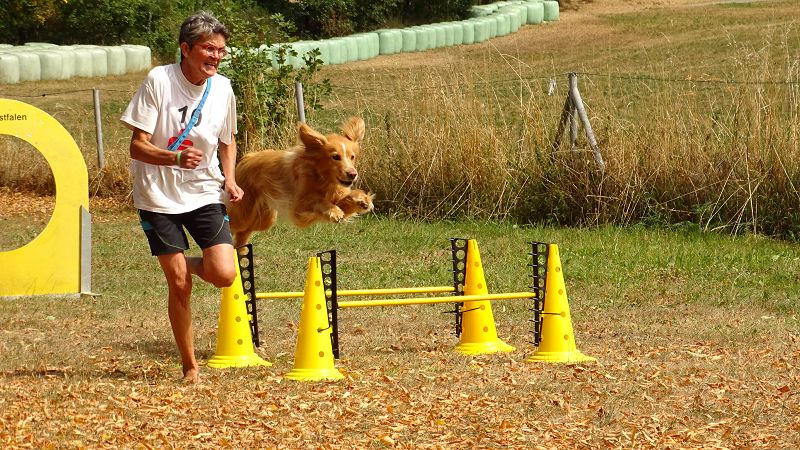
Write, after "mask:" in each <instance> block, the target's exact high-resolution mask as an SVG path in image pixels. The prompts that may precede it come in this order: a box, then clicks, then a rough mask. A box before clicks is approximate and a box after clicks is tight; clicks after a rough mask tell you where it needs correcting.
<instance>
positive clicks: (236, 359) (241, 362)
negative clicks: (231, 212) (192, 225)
mask: <svg viewBox="0 0 800 450" xmlns="http://www.w3.org/2000/svg"><path fill="white" fill-rule="evenodd" d="M234 260H235V261H236V279H234V280H233V284H232V285H230V286H229V287H226V288H222V300H221V301H220V305H219V322H218V326H217V350H216V353H214V356H212V357H211V359H209V360H208V367H213V368H215V369H224V368H227V367H247V366H271V365H272V364H271V363H269V362H268V361H265V360H263V359H261V357H260V356H258V355H257V354H256V353H255V350H254V348H253V336H252V334H251V333H250V315H249V314H248V313H247V304H246V303H245V301H247V296H245V294H244V289H242V275H241V272H240V271H239V262H238V261H239V258H238V255H237V254H236V250H234Z"/></svg>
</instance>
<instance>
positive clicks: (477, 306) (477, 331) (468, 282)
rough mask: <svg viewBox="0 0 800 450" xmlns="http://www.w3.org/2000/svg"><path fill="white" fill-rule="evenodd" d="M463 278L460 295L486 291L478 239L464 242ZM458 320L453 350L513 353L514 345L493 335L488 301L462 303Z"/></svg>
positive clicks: (477, 293)
mask: <svg viewBox="0 0 800 450" xmlns="http://www.w3.org/2000/svg"><path fill="white" fill-rule="evenodd" d="M466 269H467V270H466V272H467V273H466V275H465V277H464V295H480V294H488V293H489V289H488V288H487V287H486V280H485V279H484V277H483V266H482V265H481V255H480V253H479V252H478V242H477V241H475V240H474V239H470V240H469V241H467V267H466ZM461 311H463V313H462V314H463V315H462V321H461V340H460V341H459V343H458V345H457V346H456V351H458V352H459V353H463V354H465V355H482V354H486V353H495V352H513V351H514V347H512V346H510V345H508V344H506V343H505V342H503V341H502V340H500V339H499V338H498V337H497V329H496V328H495V326H494V315H492V303H491V302H489V301H473V302H464V303H463V304H462V306H461Z"/></svg>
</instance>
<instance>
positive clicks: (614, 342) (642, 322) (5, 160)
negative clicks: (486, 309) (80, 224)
mask: <svg viewBox="0 0 800 450" xmlns="http://www.w3.org/2000/svg"><path fill="white" fill-rule="evenodd" d="M613 6H614V5H611V6H609V10H608V11H606V10H603V11H601V14H597V11H598V10H599V9H598V8H596V9H589V11H590V12H589V13H584V12H583V11H584V10H582V9H579V10H578V11H575V12H572V11H570V12H566V11H565V12H564V13H563V14H562V20H561V21H560V22H558V23H556V24H550V25H546V26H541V27H528V28H525V29H523V30H521V31H520V32H519V33H517V34H516V35H513V36H509V37H507V38H503V39H498V40H494V41H492V42H489V43H486V44H482V45H477V46H471V47H458V48H455V49H448V50H440V51H434V52H428V53H425V54H414V55H398V56H394V57H391V58H378V59H376V60H374V61H370V62H364V63H358V64H352V65H347V66H343V67H332V68H328V69H326V70H327V73H326V75H328V76H330V77H331V78H332V81H333V82H334V84H335V85H336V86H337V89H336V90H335V93H336V95H335V96H334V98H332V99H331V100H330V102H329V104H328V105H326V106H327V110H326V112H325V113H323V114H320V115H318V116H316V117H313V118H312V120H313V122H314V123H319V124H320V128H323V129H327V128H329V127H330V128H332V127H333V126H334V125H335V124H336V123H338V122H339V121H341V119H342V118H343V117H345V116H347V115H350V114H362V115H364V116H366V117H367V118H368V123H369V124H370V128H369V131H368V137H367V139H368V142H367V144H368V145H367V146H366V148H367V151H366V152H365V159H364V162H365V165H364V166H363V170H362V173H363V175H364V178H365V180H366V183H367V184H368V185H369V186H370V187H372V188H374V189H376V190H378V191H380V192H381V194H380V197H381V198H382V200H383V202H382V203H379V204H378V209H379V212H380V213H381V215H380V216H368V217H364V218H361V219H359V220H357V221H355V222H353V223H351V224H345V225H342V226H315V227H312V228H310V229H307V230H297V229H294V228H290V227H287V226H285V225H281V226H278V227H276V228H274V229H273V230H271V231H270V232H269V233H262V234H260V235H257V236H256V238H255V241H254V243H255V255H256V263H255V268H256V277H257V280H256V284H257V288H258V290H259V291H262V290H263V291H273V290H281V291H285V290H290V291H294V290H300V289H302V285H303V282H304V276H305V267H306V262H307V258H308V257H309V256H311V255H313V254H315V253H316V252H318V251H321V250H327V249H330V248H335V249H336V250H337V252H338V260H339V284H340V287H341V288H347V289H351V288H352V289H355V288H365V287H401V286H409V285H416V286H424V285H442V284H444V285H446V284H448V283H449V280H450V279H451V274H450V272H449V270H450V266H449V264H450V263H449V243H448V242H447V238H449V237H472V238H476V239H477V240H478V242H479V245H480V251H481V258H482V262H483V264H484V267H485V275H486V281H487V284H488V287H489V291H490V292H504V291H518V290H524V289H525V287H526V286H527V284H528V282H529V278H528V270H529V269H528V268H527V267H526V263H527V260H526V256H525V253H526V252H527V251H528V245H527V242H528V241H530V240H538V241H544V242H555V243H557V244H558V245H559V249H560V252H561V262H562V265H563V267H564V276H565V282H566V287H567V293H568V298H569V305H570V309H571V315H572V325H573V327H574V331H575V336H576V340H577V345H578V348H579V349H580V350H581V351H582V352H584V353H585V354H587V355H590V356H594V357H596V358H597V359H598V363H597V364H582V365H576V366H562V365H549V364H533V363H527V362H526V359H527V358H528V357H529V356H530V355H531V354H532V352H533V350H534V349H533V348H532V346H531V344H530V340H531V334H530V330H531V325H530V323H529V319H530V318H531V312H530V311H529V310H528V306H527V305H526V304H525V303H524V302H520V301H514V302H504V303H501V302H497V303H495V304H494V305H493V309H494V320H495V323H496V325H497V330H498V334H499V336H500V337H501V338H502V339H503V340H505V341H506V342H507V343H509V344H511V345H513V346H515V347H516V348H517V351H516V352H513V353H508V354H499V355H484V356H474V357H465V356H462V355H459V354H457V353H455V352H454V351H453V346H454V345H455V344H456V343H457V342H458V341H457V339H456V338H455V337H454V336H453V334H452V328H453V324H452V316H451V315H448V314H444V313H443V312H444V311H445V310H446V309H448V308H447V307H446V306H410V307H403V308H377V309H354V310H345V311H343V312H342V313H341V317H340V320H341V323H340V330H341V337H340V338H341V345H342V358H341V360H339V361H338V362H337V363H336V365H337V367H338V368H339V369H340V370H341V372H342V373H343V374H344V375H345V379H344V380H342V381H340V382H336V383H294V382H289V381H287V380H285V379H284V378H283V375H284V374H285V373H286V372H288V371H289V370H290V369H291V368H292V366H293V362H294V349H295V340H296V335H297V330H298V325H299V323H298V321H299V317H300V314H299V311H300V305H299V303H300V302H299V301H298V300H281V301H278V300H275V301H261V302H260V303H259V318H260V329H261V340H262V342H263V345H262V347H261V348H259V349H258V350H257V353H258V354H259V355H261V356H263V357H264V358H266V359H268V360H269V361H271V362H272V363H273V366H272V367H271V368H243V369H231V370H212V369H209V368H207V367H203V372H202V375H203V381H202V383H200V384H198V385H194V386H184V385H181V384H180V383H179V382H178V378H179V373H180V366H179V362H178V359H177V352H176V351H175V349H174V342H173V339H172V335H171V331H170V328H169V323H168V319H167V316H166V307H165V303H166V299H165V297H166V292H165V287H164V282H163V280H162V275H161V274H160V271H159V269H158V267H157V263H156V262H155V261H154V260H153V258H152V257H150V256H149V255H148V254H147V250H146V243H145V239H144V236H143V234H142V233H141V231H140V229H139V226H138V224H137V221H136V216H135V214H134V213H133V212H132V211H131V210H130V208H129V207H128V206H127V204H128V201H129V199H127V197H126V193H127V191H126V189H127V187H126V186H127V168H126V164H127V163H126V161H127V140H128V138H129V136H128V135H127V131H126V130H125V129H124V128H123V127H121V126H120V125H119V124H118V122H117V121H118V116H119V113H120V112H121V110H122V108H123V107H124V105H125V104H126V103H127V101H128V99H129V98H130V96H131V95H132V93H133V90H134V89H135V88H136V86H138V83H139V82H140V79H141V76H140V75H130V76H124V77H116V78H108V79H99V80H78V81H68V82H58V83H55V82H54V83H42V84H31V83H26V84H22V85H15V86H0V96H29V97H22V99H23V100H25V101H28V102H30V103H32V104H34V105H36V106H39V107H41V108H43V109H45V110H46V111H48V112H50V113H51V114H53V115H55V116H56V117H57V118H58V119H59V120H60V121H61V122H62V123H64V125H65V127H66V128H67V129H68V130H69V131H70V133H71V134H72V135H73V137H74V138H75V139H76V141H78V143H79V146H80V148H81V149H82V151H83V152H84V154H85V156H86V159H87V162H88V166H89V171H90V180H91V182H90V190H91V192H92V193H97V194H102V195H100V196H95V197H93V198H92V200H91V201H92V207H91V211H92V214H93V223H94V225H93V258H94V261H93V269H94V272H93V274H94V276H93V285H92V286H93V290H94V291H95V292H97V293H98V294H100V295H98V296H93V297H84V298H81V299H79V300H58V299H47V298H33V299H19V300H14V301H0V336H2V338H0V355H3V358H2V359H0V443H1V444H2V445H3V446H4V447H8V448H28V447H33V448H62V447H63V448H73V447H75V448H120V447H121V448H156V447H157V448H170V447H201V448H212V447H213V448H219V447H234V448H245V447H247V448H249V447H258V448H299V447H304V448H305V447H312V446H313V447H319V448H386V447H399V448H451V447H457V446H458V447H469V448H500V447H502V448H536V447H543V448H553V447H555V448H608V447H614V448H620V447H624V448H630V447H637V448H713V447H726V448H796V447H798V446H799V445H800V441H799V440H798V437H797V436H798V435H800V433H799V432H800V419H798V416H797V414H796V411H798V409H800V405H799V404H798V398H799V397H798V396H797V395H796V394H797V390H798V386H800V367H798V363H797V361H798V355H800V342H799V341H798V339H799V338H800V326H799V325H800V324H799V323H798V318H797V314H798V309H797V302H796V300H797V298H798V297H799V296H800V278H798V276H797V274H798V273H800V267H799V266H800V252H798V249H797V248H796V245H794V244H793V243H791V242H788V241H781V240H775V239H771V238H768V237H764V236H763V235H761V234H758V233H752V231H753V230H755V231H760V230H762V228H761V226H760V224H761V223H762V222H761V217H762V214H764V209H762V208H764V207H765V205H764V204H765V203H766V204H767V205H766V206H768V205H769V203H770V202H776V200H775V199H778V198H780V199H782V200H781V201H782V202H783V203H780V204H779V205H778V206H780V208H779V210H780V211H781V214H784V215H786V217H789V218H791V217H792V215H793V214H795V212H794V211H795V209H796V206H797V205H795V200H794V198H795V196H794V195H795V194H794V192H795V191H794V190H793V189H794V188H793V186H792V185H791V183H792V180H793V179H796V177H795V175H794V174H795V167H794V165H793V164H794V161H795V160H796V159H797V158H796V157H795V152H796V150H797V148H796V138H795V137H794V136H795V134H796V124H797V121H796V120H794V122H792V120H793V119H792V118H793V117H795V116H796V102H795V101H794V100H792V99H796V98H797V97H796V95H795V94H796V90H797V89H796V87H797V86H796V85H789V86H788V87H785V86H782V85H778V86H771V85H761V84H757V83H754V84H752V85H751V84H748V83H747V82H749V81H755V80H759V79H765V78H769V79H773V80H775V79H777V80H786V81H792V80H796V73H795V72H794V70H795V69H793V67H794V66H792V62H791V61H793V59H792V58H794V56H793V55H795V53H796V49H797V48H798V40H797V27H796V24H794V23H791V22H790V23H787V22H786V18H787V17H792V15H791V14H792V13H793V12H796V6H794V4H793V3H792V2H786V1H775V2H759V3H753V4H752V5H751V6H749V7H737V8H733V7H726V6H720V5H704V6H695V7H677V6H670V5H669V4H668V5H666V6H664V5H661V6H660V7H658V8H649V9H643V10H639V11H636V12H624V11H622V12H617V11H616V10H615V9H614V8H613ZM591 11H594V12H591ZM671 21H674V23H675V24H676V25H678V27H677V30H678V31H676V32H674V33H673V32H671V31H669V29H665V27H667V26H668V24H669V23H671ZM576 29H579V30H581V32H580V33H573V32H572V31H573V30H576ZM659 29H660V30H662V31H663V33H656V32H652V31H651V30H659ZM565 36H569V37H570V38H569V39H567V38H565ZM467 69H469V71H468V70H467ZM571 70H577V71H581V72H583V74H582V75H581V78H580V80H581V81H580V83H581V85H580V86H581V92H582V94H583V97H584V100H585V101H586V102H587V106H588V108H589V110H590V114H591V120H592V124H593V126H594V127H595V129H596V131H598V135H599V136H600V138H601V148H603V151H604V156H606V159H607V162H610V167H611V168H612V169H611V170H612V171H613V173H612V174H610V175H609V176H607V177H606V178H597V175H596V174H593V171H592V167H591V160H589V161H588V162H586V161H584V158H583V157H582V156H581V154H571V153H569V152H563V153H559V154H558V155H557V161H556V163H552V164H551V163H549V162H548V163H547V164H543V165H542V166H533V165H531V161H538V162H541V161H544V160H545V159H546V158H547V157H548V155H549V153H548V152H547V148H548V147H547V146H548V145H549V140H550V139H551V138H552V136H551V134H552V132H553V130H554V129H555V121H556V120H557V117H558V113H559V112H560V108H561V105H562V104H563V95H562V94H563V88H564V86H563V83H564V82H563V81H562V78H561V75H563V73H564V72H567V71H571ZM595 72H597V73H599V74H598V75H595V74H594V73H595ZM632 74H649V75H655V77H654V78H658V79H651V78H646V79H638V78H635V77H632V76H631V75H632ZM551 77H555V78H556V79H557V81H558V83H559V87H558V89H559V91H558V93H557V95H554V96H552V97H548V96H546V95H545V92H546V89H547V84H548V82H549V79H550V78H551ZM773 77H775V78H773ZM709 78H719V79H720V80H723V79H727V78H735V79H738V80H741V81H744V82H746V83H744V84H743V85H741V86H740V85H728V84H713V83H711V84H706V83H703V82H697V81H695V80H698V79H709ZM563 79H564V80H565V77H564V78H563ZM498 80H506V81H502V82H498ZM664 80H667V81H664ZM91 85H94V86H97V87H100V88H101V89H103V94H102V97H103V100H104V103H103V104H104V106H103V108H104V116H103V124H104V130H105V133H106V134H105V135H104V141H105V143H106V149H107V161H108V162H109V168H108V169H106V170H104V171H99V170H97V167H96V165H95V163H94V161H95V159H94V134H93V130H92V129H91V128H90V127H89V124H90V123H91V120H88V119H87V118H89V117H91V92H89V91H86V89H87V88H89V87H91ZM686 86H688V87H687V88H684V87H686ZM403 89H405V90H403ZM70 90H80V92H76V93H66V91H70ZM41 92H47V93H53V92H65V93H63V94H58V95H47V96H45V97H41V96H40V95H38V94H39V93H41ZM15 98H18V97H15ZM645 106H647V108H645ZM778 112H780V114H778ZM776 136H780V137H779V138H778V137H776ZM409 137H413V138H414V139H411V138H409ZM465 137H466V138H465ZM4 151H6V152H8V151H9V150H8V149H7V148H6V150H4ZM22 151H23V157H24V159H20V158H19V157H18V156H19V154H15V153H12V154H11V156H8V155H9V154H8V153H5V155H6V156H8V157H6V156H4V157H2V158H0V164H4V165H2V166H0V173H4V174H5V173H7V172H8V171H11V170H12V169H13V170H17V169H25V170H28V169H30V168H29V167H27V166H28V164H27V163H28V162H29V161H31V159H32V158H28V156H30V154H31V153H35V152H33V150H32V149H27V150H26V149H22ZM25 151H27V152H28V153H27V154H26V153H24V152H25ZM2 154H3V153H2V151H0V155H2ZM378 156H381V157H378ZM781 163H782V164H783V166H781ZM460 171H467V173H466V174H464V173H461V172H460ZM712 174H717V175H716V176H712ZM522 175H525V176H522ZM776 180H783V181H781V182H780V183H785V186H783V187H781V185H780V183H779V182H777V181H776ZM770 183H775V184H773V185H771V186H772V187H771V190H769V189H767V190H764V189H763V188H762V187H761V186H770ZM381 186H382V187H381ZM531 186H536V187H538V189H540V190H541V191H542V192H539V194H546V195H533V194H531V191H529V190H528V189H531ZM686 186H692V188H691V189H688V190H687V189H685V188H686ZM534 191H535V189H534ZM120 192H121V193H122V194H120ZM773 192H774V193H775V194H774V195H772V194H771V193H773ZM110 194H114V196H115V198H114V201H109V200H108V199H107V198H106V196H108V195H110ZM655 194H659V195H655ZM767 194H770V195H767ZM683 198H691V199H692V201H691V202H687V203H681V202H680V201H679V200H680V199H683ZM0 199H3V200H4V202H5V201H6V199H10V201H8V202H7V204H6V203H0V212H2V214H0V226H2V227H3V230H4V231H3V233H0V249H10V248H15V247H18V246H20V245H23V244H24V243H26V242H27V241H28V240H29V239H30V238H31V237H32V236H34V235H35V234H36V233H37V227H43V226H44V224H46V222H47V220H48V211H49V210H48V205H52V198H47V197H44V198H40V197H37V196H35V195H31V194H29V193H26V194H20V193H10V192H8V191H4V192H2V195H0ZM398 205H404V206H403V207H404V208H405V210H403V209H399V208H398ZM749 205H761V206H758V207H756V208H751V207H750V206H749ZM773 206H774V205H773ZM50 208H51V206H50ZM514 208H523V209H524V208H527V209H528V210H529V212H530V211H533V212H537V213H538V214H540V215H539V216H538V218H537V223H539V225H525V224H524V221H514V220H508V219H510V218H511V214H509V213H508V211H513V210H514ZM728 209H731V210H733V211H734V213H731V212H730V211H728V212H726V211H727V210H728ZM464 210H466V211H468V212H469V215H471V216H473V217H475V218H472V219H469V218H463V217H460V216H461V214H457V213H456V212H457V211H464ZM740 210H741V211H740ZM775 210H778V209H773V210H770V209H767V211H775ZM392 212H396V213H397V215H396V216H395V215H393V214H392ZM692 214H696V216H692ZM737 214H738V216H737ZM407 215H413V216H415V217H416V220H405V219H403V217H405V216H407ZM440 217H450V219H447V220H439V218H440ZM487 217H489V218H491V220H486V218H487ZM609 217H611V218H616V220H613V221H612V220H608V218H609ZM676 217H677V219H676ZM503 218H505V220H504V219H503ZM642 218H644V219H646V220H642ZM698 218H699V219H698ZM425 219H428V220H425ZM791 220H794V219H791ZM571 222H575V223H584V224H587V223H588V224H593V225H595V226H593V227H591V228H570V227H555V226H546V224H547V223H551V224H553V223H571ZM607 222H612V223H614V222H619V223H626V224H631V223H636V224H637V225H634V226H628V227H624V228H617V227H611V226H607V225H605V223H607ZM790 223H791V221H790ZM709 230H717V231H723V230H724V231H728V230H730V231H736V232H737V233H738V234H736V235H734V236H731V235H729V234H727V233H725V234H723V233H710V232H708V231H709ZM779 234H780V233H779ZM784 234H785V235H789V233H788V232H787V233H784ZM196 252H197V250H196V249H193V250H192V251H191V253H193V254H196ZM31 270H35V268H31ZM194 294H195V295H194V299H193V311H194V324H195V335H196V348H197V353H198V356H199V358H200V359H201V361H203V362H205V361H207V360H208V359H209V358H210V357H211V356H212V355H213V354H214V351H215V343H216V336H217V331H218V330H217V319H218V315H219V300H220V293H219V291H218V290H216V289H213V288H211V287H210V286H208V285H205V284H202V283H198V284H197V285H196V286H195V292H194Z"/></svg>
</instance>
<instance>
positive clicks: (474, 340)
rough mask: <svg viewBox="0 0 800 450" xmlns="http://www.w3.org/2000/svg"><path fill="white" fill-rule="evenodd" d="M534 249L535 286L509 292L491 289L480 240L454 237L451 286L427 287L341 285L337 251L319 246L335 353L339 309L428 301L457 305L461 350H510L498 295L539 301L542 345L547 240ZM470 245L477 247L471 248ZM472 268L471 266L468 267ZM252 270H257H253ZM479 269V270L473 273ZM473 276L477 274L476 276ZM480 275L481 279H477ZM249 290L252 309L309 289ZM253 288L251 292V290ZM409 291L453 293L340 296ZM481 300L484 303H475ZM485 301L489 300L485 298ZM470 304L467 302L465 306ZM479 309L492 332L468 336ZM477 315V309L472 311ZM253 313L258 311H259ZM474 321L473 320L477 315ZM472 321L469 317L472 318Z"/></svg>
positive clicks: (244, 260)
mask: <svg viewBox="0 0 800 450" xmlns="http://www.w3.org/2000/svg"><path fill="white" fill-rule="evenodd" d="M530 244H531V246H532V247H531V252H530V253H528V255H529V256H530V257H531V263H530V264H529V266H530V267H531V273H530V277H531V278H532V284H531V285H530V286H529V288H530V289H531V290H530V291H525V292H508V293H499V294H489V293H488V290H487V288H486V282H485V280H484V279H483V269H482V266H481V262H480V255H479V252H478V246H477V242H476V241H474V240H468V239H463V238H451V239H450V247H451V254H452V267H453V269H452V273H453V284H452V285H451V286H426V287H401V288H379V289H353V290H344V289H338V282H337V267H336V251H335V250H328V251H325V252H320V253H318V254H317V257H319V258H320V267H321V270H322V272H323V277H322V280H323V284H324V295H325V298H326V309H327V312H328V323H329V324H330V327H331V329H332V334H331V344H332V348H333V355H334V358H337V359H338V358H339V354H340V346H339V320H338V312H339V309H341V308H364V307H378V306H381V307H386V306H406V305H424V304H447V303H451V304H453V305H454V308H453V310H452V311H447V312H449V313H452V314H454V321H455V335H456V337H460V338H461V341H462V342H461V343H460V344H459V346H458V347H457V350H458V351H460V352H462V353H466V354H480V353H492V352H495V351H511V350H513V348H512V347H511V346H508V345H507V344H505V343H504V342H502V341H500V340H499V339H498V338H497V336H496V329H495V326H494V318H493V317H492V312H491V304H490V303H488V302H490V301H493V300H520V299H533V300H534V304H533V308H532V309H531V310H532V311H533V312H534V314H533V322H534V342H535V343H536V344H537V345H538V342H539V339H540V337H539V336H540V330H541V326H540V322H541V308H542V305H543V301H542V299H543V298H544V291H545V281H546V280H545V271H546V265H545V262H546V259H547V245H546V244H544V243H540V242H531V243H530ZM470 247H471V248H472V251H471V252H470ZM252 255H253V252H252V246H247V249H246V250H241V249H240V265H241V266H243V267H248V268H251V269H252V267H253V260H252ZM468 269H471V270H468ZM251 273H252V271H251ZM472 275H475V276H472ZM473 278H474V280H473ZM478 278H479V279H478ZM244 289H245V291H246V292H247V296H248V298H249V299H250V300H248V302H250V305H249V306H248V310H252V311H255V310H256V309H257V308H256V300H263V299H292V298H300V297H304V296H305V292H298V291H294V292H256V291H255V286H254V282H253V281H252V280H251V281H250V282H249V283H248V284H247V285H245V287H244ZM248 291H249V292H248ZM409 294H451V295H450V296H447V297H444V296H436V297H414V298H395V299H378V300H356V301H339V298H340V297H373V296H389V295H409ZM475 302H481V303H475ZM484 302H485V303H484ZM465 305H466V306H465ZM473 311H478V313H477V315H488V317H484V318H482V319H480V320H479V321H478V322H479V323H478V324H477V325H475V327H477V329H478V330H482V329H484V328H486V329H487V330H486V331H485V333H487V334H488V337H485V338H478V336H477V335H476V333H477V334H482V333H484V332H480V333H478V332H475V331H474V330H472V328H473V327H470V328H469V329H468V331H470V332H469V333H467V335H466V336H462V334H463V333H462V331H463V317H464V313H465V312H466V313H470V312H473ZM473 315H475V314H473ZM253 316H254V317H257V316H256V315H255V314H254V315H253ZM472 322H474V321H472ZM472 322H469V323H472ZM251 328H252V330H253V342H254V344H255V345H256V346H259V344H260V339H259V337H258V336H257V332H258V331H257V330H258V324H257V319H255V320H253V324H252V326H251Z"/></svg>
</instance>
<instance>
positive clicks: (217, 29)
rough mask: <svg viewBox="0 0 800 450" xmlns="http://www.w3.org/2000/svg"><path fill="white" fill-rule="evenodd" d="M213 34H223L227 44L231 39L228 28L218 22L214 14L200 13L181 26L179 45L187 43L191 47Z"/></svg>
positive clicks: (190, 17) (193, 15)
mask: <svg viewBox="0 0 800 450" xmlns="http://www.w3.org/2000/svg"><path fill="white" fill-rule="evenodd" d="M212 34H221V35H222V37H224V38H225V42H228V38H229V37H230V32H229V31H228V27H226V26H225V25H224V24H223V23H222V22H220V21H219V20H217V18H216V17H214V15H213V14H211V13H210V12H208V11H198V12H196V13H194V14H192V15H191V16H189V17H188V18H187V19H186V20H184V21H183V24H181V32H180V34H179V35H178V44H179V45H180V44H182V43H184V42H186V43H187V44H189V46H190V47H191V46H192V45H194V43H195V42H197V41H199V40H200V39H202V38H204V37H208V36H211V35H212Z"/></svg>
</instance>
